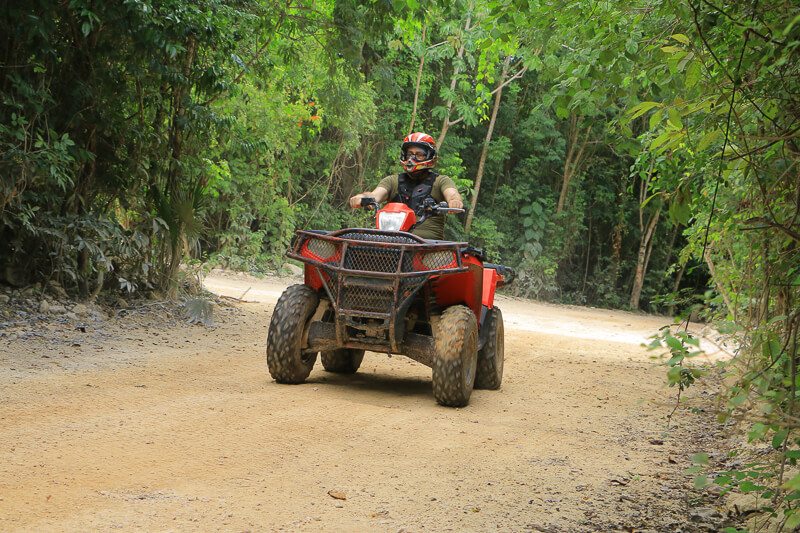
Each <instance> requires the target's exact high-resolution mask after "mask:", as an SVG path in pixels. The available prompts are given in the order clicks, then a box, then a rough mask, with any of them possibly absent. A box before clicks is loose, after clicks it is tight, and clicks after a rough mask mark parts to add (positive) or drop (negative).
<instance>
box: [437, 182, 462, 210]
mask: <svg viewBox="0 0 800 533" xmlns="http://www.w3.org/2000/svg"><path fill="white" fill-rule="evenodd" d="M442 194H443V195H444V199H445V200H447V207H457V208H459V209H462V208H463V207H464V202H462V201H461V195H460V194H458V189H456V188H455V187H450V188H448V189H445V190H443V191H442Z"/></svg>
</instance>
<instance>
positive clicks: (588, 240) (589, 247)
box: [581, 207, 593, 298]
mask: <svg viewBox="0 0 800 533" xmlns="http://www.w3.org/2000/svg"><path fill="white" fill-rule="evenodd" d="M589 212H590V213H591V207H590V208H589ZM592 220H593V219H592V217H591V216H590V217H589V230H588V231H587V232H586V233H587V237H586V262H585V264H584V266H583V284H582V285H581V294H582V295H583V297H584V298H586V280H588V279H589V256H590V255H591V251H592Z"/></svg>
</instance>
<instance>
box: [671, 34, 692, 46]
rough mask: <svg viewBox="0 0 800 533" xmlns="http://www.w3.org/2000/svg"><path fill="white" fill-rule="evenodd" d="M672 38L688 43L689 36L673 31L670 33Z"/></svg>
mask: <svg viewBox="0 0 800 533" xmlns="http://www.w3.org/2000/svg"><path fill="white" fill-rule="evenodd" d="M670 37H672V38H673V39H675V40H676V41H678V42H679V43H682V44H689V38H688V37H687V36H685V35H684V34H682V33H674V34H672V35H670Z"/></svg>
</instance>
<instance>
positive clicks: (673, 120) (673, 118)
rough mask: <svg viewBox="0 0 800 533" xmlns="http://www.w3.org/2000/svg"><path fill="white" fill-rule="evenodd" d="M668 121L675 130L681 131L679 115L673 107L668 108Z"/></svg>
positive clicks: (681, 124) (681, 125) (681, 123)
mask: <svg viewBox="0 0 800 533" xmlns="http://www.w3.org/2000/svg"><path fill="white" fill-rule="evenodd" d="M667 116H668V121H669V123H670V124H672V125H673V126H674V127H675V128H677V129H679V130H682V129H683V122H682V121H681V113H680V111H678V110H677V109H675V108H674V107H670V108H669V110H667Z"/></svg>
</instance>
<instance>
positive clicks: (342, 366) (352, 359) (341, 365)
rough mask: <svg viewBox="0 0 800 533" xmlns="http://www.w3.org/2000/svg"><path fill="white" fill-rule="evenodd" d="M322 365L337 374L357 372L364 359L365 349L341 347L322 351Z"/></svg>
mask: <svg viewBox="0 0 800 533" xmlns="http://www.w3.org/2000/svg"><path fill="white" fill-rule="evenodd" d="M320 356H321V357H320V358H321V359H322V366H323V367H324V368H325V370H327V371H328V372H336V373H337V374H355V373H356V371H357V370H358V367H360V366H361V361H363V360H364V350H356V349H352V348H339V349H338V350H331V351H327V352H320Z"/></svg>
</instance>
